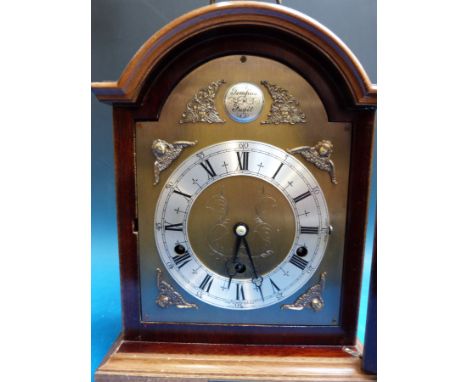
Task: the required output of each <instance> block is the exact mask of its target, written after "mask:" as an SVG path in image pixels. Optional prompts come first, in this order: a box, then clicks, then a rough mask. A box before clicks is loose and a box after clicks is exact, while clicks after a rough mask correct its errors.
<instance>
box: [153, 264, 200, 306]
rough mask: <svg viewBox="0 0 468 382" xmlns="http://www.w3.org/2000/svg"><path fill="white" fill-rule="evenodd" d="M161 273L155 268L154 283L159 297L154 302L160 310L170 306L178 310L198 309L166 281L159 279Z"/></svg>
mask: <svg viewBox="0 0 468 382" xmlns="http://www.w3.org/2000/svg"><path fill="white" fill-rule="evenodd" d="M161 274H162V271H161V269H159V268H156V281H157V285H158V289H159V296H158V299H157V300H156V304H157V305H158V306H159V307H161V308H167V307H169V306H171V305H175V306H176V308H179V309H198V305H196V304H191V303H189V302H187V301H185V299H184V298H183V297H182V295H181V294H180V293H179V292H177V291H176V290H175V289H174V287H173V286H172V285H170V284H169V283H168V282H167V281H164V280H162V279H161Z"/></svg>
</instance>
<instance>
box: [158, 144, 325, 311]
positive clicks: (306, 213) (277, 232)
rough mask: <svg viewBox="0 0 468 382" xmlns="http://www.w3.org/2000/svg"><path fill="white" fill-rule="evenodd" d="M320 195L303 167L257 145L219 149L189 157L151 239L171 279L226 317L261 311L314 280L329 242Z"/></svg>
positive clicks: (164, 195) (170, 184)
mask: <svg viewBox="0 0 468 382" xmlns="http://www.w3.org/2000/svg"><path fill="white" fill-rule="evenodd" d="M328 233H329V216H328V209H327V204H326V201H325V197H324V195H323V193H322V190H321V189H320V187H319V185H318V183H317V181H316V180H315V178H314V177H313V176H312V174H311V173H310V172H309V171H308V170H307V168H306V167H305V166H304V165H302V163H301V162H299V161H298V160H297V159H295V158H294V157H293V156H291V155H289V154H288V153H286V152H285V151H284V150H282V149H280V148H278V147H275V146H272V145H269V144H265V143H261V142H255V141H227V142H221V143H218V144H215V145H212V146H209V147H206V148H204V149H203V150H201V151H199V152H197V153H195V154H194V155H192V156H190V157H189V158H188V159H186V160H185V161H184V162H183V163H182V164H181V165H180V166H179V167H178V168H177V169H176V170H175V171H174V172H173V173H172V174H171V176H170V177H169V179H168V181H167V183H166V185H165V187H164V189H163V191H162V192H161V194H160V196H159V200H158V202H157V205H156V211H155V238H156V245H157V248H158V251H159V253H160V255H161V258H162V261H163V263H164V265H165V266H166V268H167V270H168V271H169V273H170V274H171V275H172V277H173V278H174V280H176V281H177V283H178V284H179V285H180V286H181V287H182V288H183V289H185V290H186V291H187V292H188V293H190V294H191V295H193V296H194V297H196V298H198V299H199V300H201V301H203V302H205V303H207V304H211V305H214V306H217V307H220V308H224V309H239V310H242V309H257V308H262V307H266V306H270V305H273V304H276V303H279V302H280V301H282V300H284V299H286V298H287V297H289V296H291V295H292V294H293V293H295V292H296V291H298V290H299V289H300V288H301V287H302V286H304V284H305V283H306V282H307V281H308V280H310V278H311V277H312V275H313V274H314V272H315V271H316V270H317V268H318V267H319V265H320V262H321V260H322V257H323V255H324V253H325V249H326V246H327V241H328Z"/></svg>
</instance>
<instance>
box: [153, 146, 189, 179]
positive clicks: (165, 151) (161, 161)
mask: <svg viewBox="0 0 468 382" xmlns="http://www.w3.org/2000/svg"><path fill="white" fill-rule="evenodd" d="M196 144H197V141H195V142H189V141H176V142H174V143H169V142H166V141H165V140H163V139H156V140H155V141H153V144H152V146H151V150H152V151H153V155H154V157H155V158H156V160H155V161H154V185H157V184H158V183H159V174H160V173H161V171H163V170H165V169H166V168H168V167H169V166H170V165H171V163H172V162H173V161H174V160H175V159H177V157H178V156H179V155H180V154H181V152H182V150H183V149H185V148H186V147H190V146H194V145H196Z"/></svg>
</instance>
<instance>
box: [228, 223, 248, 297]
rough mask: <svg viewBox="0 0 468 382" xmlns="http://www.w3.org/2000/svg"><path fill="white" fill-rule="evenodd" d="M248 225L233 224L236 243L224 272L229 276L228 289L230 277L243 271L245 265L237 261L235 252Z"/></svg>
mask: <svg viewBox="0 0 468 382" xmlns="http://www.w3.org/2000/svg"><path fill="white" fill-rule="evenodd" d="M247 232H248V227H247V226H246V225H245V224H242V223H238V224H236V225H235V226H234V234H235V235H236V243H235V245H234V254H233V257H232V259H231V260H228V261H227V262H226V273H227V275H228V276H229V283H228V289H229V288H230V286H231V281H232V278H233V277H234V276H235V275H236V274H237V273H243V272H244V271H245V265H244V264H241V263H238V262H237V254H238V253H239V248H240V244H241V242H242V237H243V236H245V235H247Z"/></svg>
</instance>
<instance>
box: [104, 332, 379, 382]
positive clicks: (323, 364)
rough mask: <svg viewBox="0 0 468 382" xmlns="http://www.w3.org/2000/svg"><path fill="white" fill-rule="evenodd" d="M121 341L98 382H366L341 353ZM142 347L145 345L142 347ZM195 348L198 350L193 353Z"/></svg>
mask: <svg viewBox="0 0 468 382" xmlns="http://www.w3.org/2000/svg"><path fill="white" fill-rule="evenodd" d="M126 342H128V341H122V340H119V341H118V343H117V346H116V347H115V348H114V350H113V351H112V352H111V353H110V354H109V355H108V357H107V358H106V359H105V360H104V362H103V363H102V365H101V366H100V367H99V369H98V370H97V372H96V375H95V381H96V382H111V381H112V382H118V381H122V382H123V381H126V382H130V381H132V382H137V381H138V382H143V381H144V382H161V381H167V382H168V381H173V382H175V381H179V382H182V381H187V382H189V381H191V382H194V381H197V382H202V381H203V382H208V381H213V380H218V381H221V380H230V381H232V380H249V381H286V380H287V381H311V382H313V381H321V382H323V381H328V382H345V381H346V382H358V381H359V382H364V381H374V380H376V376H375V375H367V374H365V373H363V372H362V371H361V362H360V358H359V357H354V356H351V355H349V354H347V353H345V352H344V351H342V350H341V349H340V348H339V347H331V348H320V347H319V348H314V347H283V348H278V347H268V346H267V347H258V346H257V347H252V349H250V348H249V347H248V346H235V347H230V346H229V345H227V346H226V345H185V344H172V345H166V344H162V343H160V344H156V343H153V344H152V346H151V351H146V350H145V349H144V346H142V349H139V347H140V346H139V345H141V344H138V343H133V344H127V346H124V345H125V344H126ZM143 345H144V344H143ZM194 347H195V348H194Z"/></svg>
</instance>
